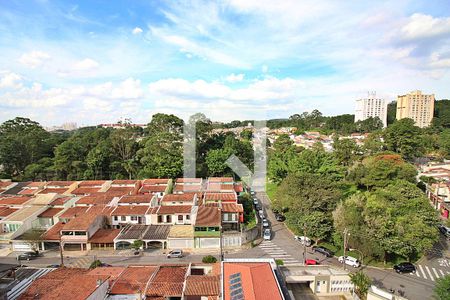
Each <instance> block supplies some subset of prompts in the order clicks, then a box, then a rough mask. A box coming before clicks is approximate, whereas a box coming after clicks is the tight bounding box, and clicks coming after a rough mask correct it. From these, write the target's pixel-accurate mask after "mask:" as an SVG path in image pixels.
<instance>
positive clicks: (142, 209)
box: [111, 205, 151, 228]
mask: <svg viewBox="0 0 450 300" xmlns="http://www.w3.org/2000/svg"><path fill="white" fill-rule="evenodd" d="M150 209H151V207H150V206H148V205H120V206H116V207H115V208H113V211H112V212H111V216H112V221H111V222H112V223H111V225H112V226H114V227H116V228H121V227H123V226H124V225H126V224H146V218H145V215H146V214H147V212H148V211H149V210H150Z"/></svg>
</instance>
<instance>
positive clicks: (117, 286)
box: [108, 266, 158, 300]
mask: <svg viewBox="0 0 450 300" xmlns="http://www.w3.org/2000/svg"><path fill="white" fill-rule="evenodd" d="M157 270H158V267H157V266H129V267H127V268H126V269H125V270H124V271H123V272H122V273H121V274H120V275H119V277H118V278H117V279H116V280H115V281H114V283H113V284H112V285H111V288H110V291H109V297H108V299H110V300H115V299H120V300H122V299H144V298H143V295H145V292H146V289H147V286H148V284H149V281H150V279H151V278H152V277H153V276H154V273H156V271H157Z"/></svg>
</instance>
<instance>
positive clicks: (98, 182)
mask: <svg viewBox="0 0 450 300" xmlns="http://www.w3.org/2000/svg"><path fill="white" fill-rule="evenodd" d="M105 182H106V180H85V181H82V182H80V183H79V184H78V187H101V186H102V185H104V184H105Z"/></svg>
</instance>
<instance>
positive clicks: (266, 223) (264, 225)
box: [262, 218, 269, 227]
mask: <svg viewBox="0 0 450 300" xmlns="http://www.w3.org/2000/svg"><path fill="white" fill-rule="evenodd" d="M262 225H263V227H269V221H267V219H266V218H264V219H262Z"/></svg>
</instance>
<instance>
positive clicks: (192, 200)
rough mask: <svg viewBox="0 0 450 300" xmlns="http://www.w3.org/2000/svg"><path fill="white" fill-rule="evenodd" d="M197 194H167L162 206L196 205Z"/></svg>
mask: <svg viewBox="0 0 450 300" xmlns="http://www.w3.org/2000/svg"><path fill="white" fill-rule="evenodd" d="M197 198H198V197H197V194H195V193H187V194H167V195H165V196H164V197H163V198H162V199H161V205H162V206H164V205H191V206H192V205H196V204H197Z"/></svg>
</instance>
